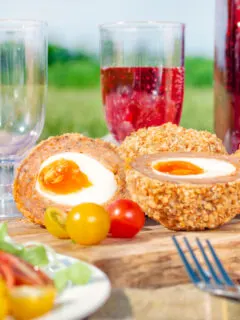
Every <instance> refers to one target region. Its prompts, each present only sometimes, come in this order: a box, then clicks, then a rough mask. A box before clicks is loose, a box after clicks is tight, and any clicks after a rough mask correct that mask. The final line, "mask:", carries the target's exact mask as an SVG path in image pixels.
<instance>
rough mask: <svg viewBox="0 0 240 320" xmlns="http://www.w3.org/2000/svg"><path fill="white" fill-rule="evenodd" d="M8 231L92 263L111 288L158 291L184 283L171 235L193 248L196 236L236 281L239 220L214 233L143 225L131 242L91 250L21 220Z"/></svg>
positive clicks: (239, 271) (239, 257)
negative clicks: (208, 245)
mask: <svg viewBox="0 0 240 320" xmlns="http://www.w3.org/2000/svg"><path fill="white" fill-rule="evenodd" d="M148 224H149V223H148ZM150 224H153V223H150ZM8 228H9V233H10V235H11V236H13V237H14V239H15V240H16V241H19V242H21V243H24V242H26V241H41V242H43V243H45V244H48V245H50V246H52V247H53V248H54V249H55V250H56V251H57V252H58V253H62V254H66V255H69V256H73V257H76V258H80V259H82V260H85V261H88V262H90V263H93V264H95V265H96V266H98V267H99V268H101V269H102V270H103V271H104V272H106V274H107V275H108V276H109V278H110V280H111V282H112V285H113V286H114V287H132V288H159V287H167V286H172V285H176V284H182V283H186V282H188V277H187V275H186V272H185V270H184V267H183V265H182V262H181V260H180V258H179V256H178V254H177V252H176V249H175V247H174V245H173V242H172V239H171V237H172V235H174V234H175V235H177V236H179V239H180V238H181V237H182V236H183V235H184V236H187V237H188V239H189V240H190V241H191V243H192V244H193V247H194V248H196V243H195V238H196V237H199V238H200V239H210V240H211V242H212V244H213V245H214V247H215V248H216V249H217V253H218V254H219V257H220V258H221V259H222V261H223V263H224V265H225V267H226V269H227V270H228V271H229V272H230V273H231V275H232V276H233V277H234V278H235V279H238V278H239V279H240V268H239V263H240V220H233V221H232V222H231V223H229V224H227V225H225V226H223V227H222V228H220V229H217V230H211V231H204V232H188V233H186V232H185V233H184V232H172V231H169V230H167V229H165V228H164V227H162V226H160V225H146V227H145V228H144V229H143V230H142V231H141V232H140V233H139V234H138V235H137V236H136V237H135V238H134V239H130V240H126V239H113V238H107V239H106V240H105V241H103V242H102V243H101V244H100V245H97V246H92V247H84V246H80V245H77V244H74V243H72V242H71V241H70V240H60V239H57V238H54V237H53V236H51V235H50V234H49V233H48V232H47V231H46V230H45V229H44V228H41V227H40V226H38V225H34V224H32V223H30V222H28V221H27V220H24V219H21V220H10V221H8ZM196 253H197V255H198V250H196ZM199 257H200V256H199ZM200 258H201V257H200Z"/></svg>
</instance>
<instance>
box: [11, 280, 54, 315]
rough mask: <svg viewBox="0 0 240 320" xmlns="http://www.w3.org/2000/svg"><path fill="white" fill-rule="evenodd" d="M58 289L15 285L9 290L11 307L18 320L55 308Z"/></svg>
mask: <svg viewBox="0 0 240 320" xmlns="http://www.w3.org/2000/svg"><path fill="white" fill-rule="evenodd" d="M55 296H56V289H55V288H54V287H53V286H46V287H38V286H36V287H29V286H19V287H14V288H13V289H11V290H10V291H9V294H8V297H9V307H10V310H11V314H12V315H13V316H14V318H16V319H17V320H28V319H33V318H36V317H40V316H42V315H43V314H45V313H47V312H48V311H50V310H51V309H52V308H53V304H54V300H55Z"/></svg>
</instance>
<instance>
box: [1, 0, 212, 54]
mask: <svg viewBox="0 0 240 320" xmlns="http://www.w3.org/2000/svg"><path fill="white" fill-rule="evenodd" d="M216 1H217V0H216ZM214 6H215V0H0V8H1V10H0V19H5V18H11V19H17V18H19V19H37V20H45V21H47V22H48V28H49V40H50V41H51V42H55V43H58V44H62V45H63V46H66V47H73V48H79V47H84V49H87V50H94V51H98V46H99V32H98V25H99V24H101V23H105V22H114V21H120V20H129V21H133V20H163V21H179V22H184V23H185V24H186V42H185V43H186V47H185V48H186V55H197V56H200V55H201V56H207V57H213V47H214V18H215V17H214Z"/></svg>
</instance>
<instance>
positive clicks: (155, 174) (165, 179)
mask: <svg viewBox="0 0 240 320" xmlns="http://www.w3.org/2000/svg"><path fill="white" fill-rule="evenodd" d="M126 180H127V187H128V190H129V192H130V194H131V197H132V199H133V200H134V201H136V202H138V204H139V205H140V206H141V207H142V209H143V210H144V211H145V213H146V214H147V215H148V216H149V217H150V218H152V219H154V220H156V221H158V222H159V223H161V224H162V225H164V226H165V227H167V228H169V229H172V230H204V229H214V228H217V227H218V226H221V225H223V224H224V223H226V222H228V221H229V220H231V219H232V218H234V217H235V216H236V215H237V214H238V213H239V212H240V162H239V161H238V159H236V158H234V157H230V156H225V155H219V156H217V155H209V154H204V153H177V152H176V153H168V152H161V153H157V154H151V155H142V156H139V157H137V158H136V159H135V160H134V161H132V162H131V164H130V165H129V169H128V170H127V172H126Z"/></svg>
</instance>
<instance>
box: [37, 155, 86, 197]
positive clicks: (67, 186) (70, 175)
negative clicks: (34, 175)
mask: <svg viewBox="0 0 240 320" xmlns="http://www.w3.org/2000/svg"><path fill="white" fill-rule="evenodd" d="M38 181H39V183H40V185H41V187H43V188H44V189H46V190H48V191H51V192H54V193H56V194H68V193H73V192H76V191H79V190H81V189H83V188H88V187H90V186H91V185H92V184H91V182H90V181H89V180H88V177H87V176H86V174H84V173H83V172H81V170H80V168H79V166H78V165H77V164H76V163H75V162H74V161H71V160H66V159H59V160H56V161H54V162H52V163H50V164H49V165H47V166H46V167H44V168H43V169H42V170H41V172H40V174H39V178H38Z"/></svg>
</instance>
